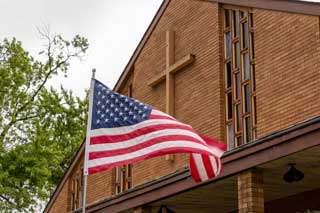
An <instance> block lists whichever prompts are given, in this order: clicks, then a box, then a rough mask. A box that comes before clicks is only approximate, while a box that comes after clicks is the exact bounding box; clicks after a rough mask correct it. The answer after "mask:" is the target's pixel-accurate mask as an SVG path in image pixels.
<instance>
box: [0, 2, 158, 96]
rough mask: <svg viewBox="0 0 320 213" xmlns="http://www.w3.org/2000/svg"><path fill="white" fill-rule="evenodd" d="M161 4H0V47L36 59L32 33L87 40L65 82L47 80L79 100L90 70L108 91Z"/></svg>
mask: <svg viewBox="0 0 320 213" xmlns="http://www.w3.org/2000/svg"><path fill="white" fill-rule="evenodd" d="M161 3H162V0H94V1H89V0H28V1H25V0H0V26H1V30H0V41H2V40H3V39H4V38H12V37H16V38H17V39H18V40H20V41H21V42H22V45H23V47H24V48H25V49H26V50H27V51H29V52H30V53H31V54H32V55H33V56H35V57H36V55H37V53H38V52H39V51H40V50H41V48H42V45H43V41H41V39H40V37H39V34H38V30H37V28H43V27H45V26H49V28H50V32H52V33H58V34H61V35H62V36H63V37H64V38H67V39H71V38H73V36H75V35H76V34H79V35H81V36H84V37H86V38H87V39H88V40H89V49H88V52H87V54H86V57H84V58H83V60H82V61H79V60H73V61H72V62H71V66H70V69H69V72H68V76H67V78H65V77H64V76H63V75H60V76H59V77H57V78H53V79H51V80H50V82H49V85H52V86H54V87H56V88H59V87H60V84H62V85H63V86H64V87H65V88H67V89H71V90H73V91H74V93H75V94H76V95H77V96H81V97H83V96H84V94H85V92H84V91H85V89H88V88H89V85H90V78H91V70H92V69H93V68H96V70H97V71H96V78H97V79H99V80H100V81H102V82H103V83H105V84H106V85H107V86H108V87H110V88H113V87H114V85H115V83H116V82H117V80H118V78H119V77H120V74H121V73H122V71H123V70H124V68H125V66H126V64H127V62H128V61H129V59H130V57H131V55H132V54H133V52H134V50H135V48H136V47H137V45H138V43H139V41H140V40H141V38H142V36H143V34H144V32H145V31H146V29H147V27H148V26H149V24H150V22H151V21H152V18H153V17H154V15H155V14H156V12H157V10H158V8H159V7H160V5H161Z"/></svg>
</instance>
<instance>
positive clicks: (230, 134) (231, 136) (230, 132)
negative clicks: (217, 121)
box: [227, 123, 234, 150]
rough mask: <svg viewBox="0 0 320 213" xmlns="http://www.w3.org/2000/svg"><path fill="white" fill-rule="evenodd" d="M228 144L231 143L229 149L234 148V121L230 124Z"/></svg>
mask: <svg viewBox="0 0 320 213" xmlns="http://www.w3.org/2000/svg"><path fill="white" fill-rule="evenodd" d="M227 131H228V144H229V150H231V149H233V148H234V143H233V129H232V123H229V124H228V130H227Z"/></svg>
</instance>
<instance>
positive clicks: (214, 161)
mask: <svg viewBox="0 0 320 213" xmlns="http://www.w3.org/2000/svg"><path fill="white" fill-rule="evenodd" d="M209 159H210V163H211V166H212V170H213V172H214V175H215V176H216V175H217V174H218V173H219V170H218V166H217V161H216V159H215V158H214V157H211V156H210V157H209Z"/></svg>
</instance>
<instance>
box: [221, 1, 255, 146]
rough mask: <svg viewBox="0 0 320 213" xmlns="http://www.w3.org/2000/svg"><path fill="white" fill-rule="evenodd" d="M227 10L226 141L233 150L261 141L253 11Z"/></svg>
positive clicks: (225, 31)
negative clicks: (257, 107)
mask: <svg viewBox="0 0 320 213" xmlns="http://www.w3.org/2000/svg"><path fill="white" fill-rule="evenodd" d="M224 7H225V8H224V10H223V11H224V14H223V17H224V20H223V21H224V24H223V25H221V26H223V27H224V28H223V32H224V35H225V36H224V42H225V44H224V47H225V48H224V51H225V54H224V55H225V59H224V63H225V66H224V69H225V70H224V78H225V100H226V101H225V103H226V107H225V109H226V132H227V134H226V140H227V142H228V149H229V150H230V149H233V148H236V147H237V146H241V145H242V144H246V143H248V142H250V141H252V140H254V139H256V138H257V131H256V123H257V120H256V114H257V113H256V92H255V91H256V82H255V61H254V58H255V55H254V28H253V14H252V13H251V11H250V9H248V10H246V9H243V8H242V9H241V10H239V9H237V8H235V7H228V6H224ZM230 35H231V36H230ZM230 37H231V38H230Z"/></svg>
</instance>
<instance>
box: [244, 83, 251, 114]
mask: <svg viewBox="0 0 320 213" xmlns="http://www.w3.org/2000/svg"><path fill="white" fill-rule="evenodd" d="M244 110H245V112H250V87H249V84H246V85H245V86H244Z"/></svg>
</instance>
